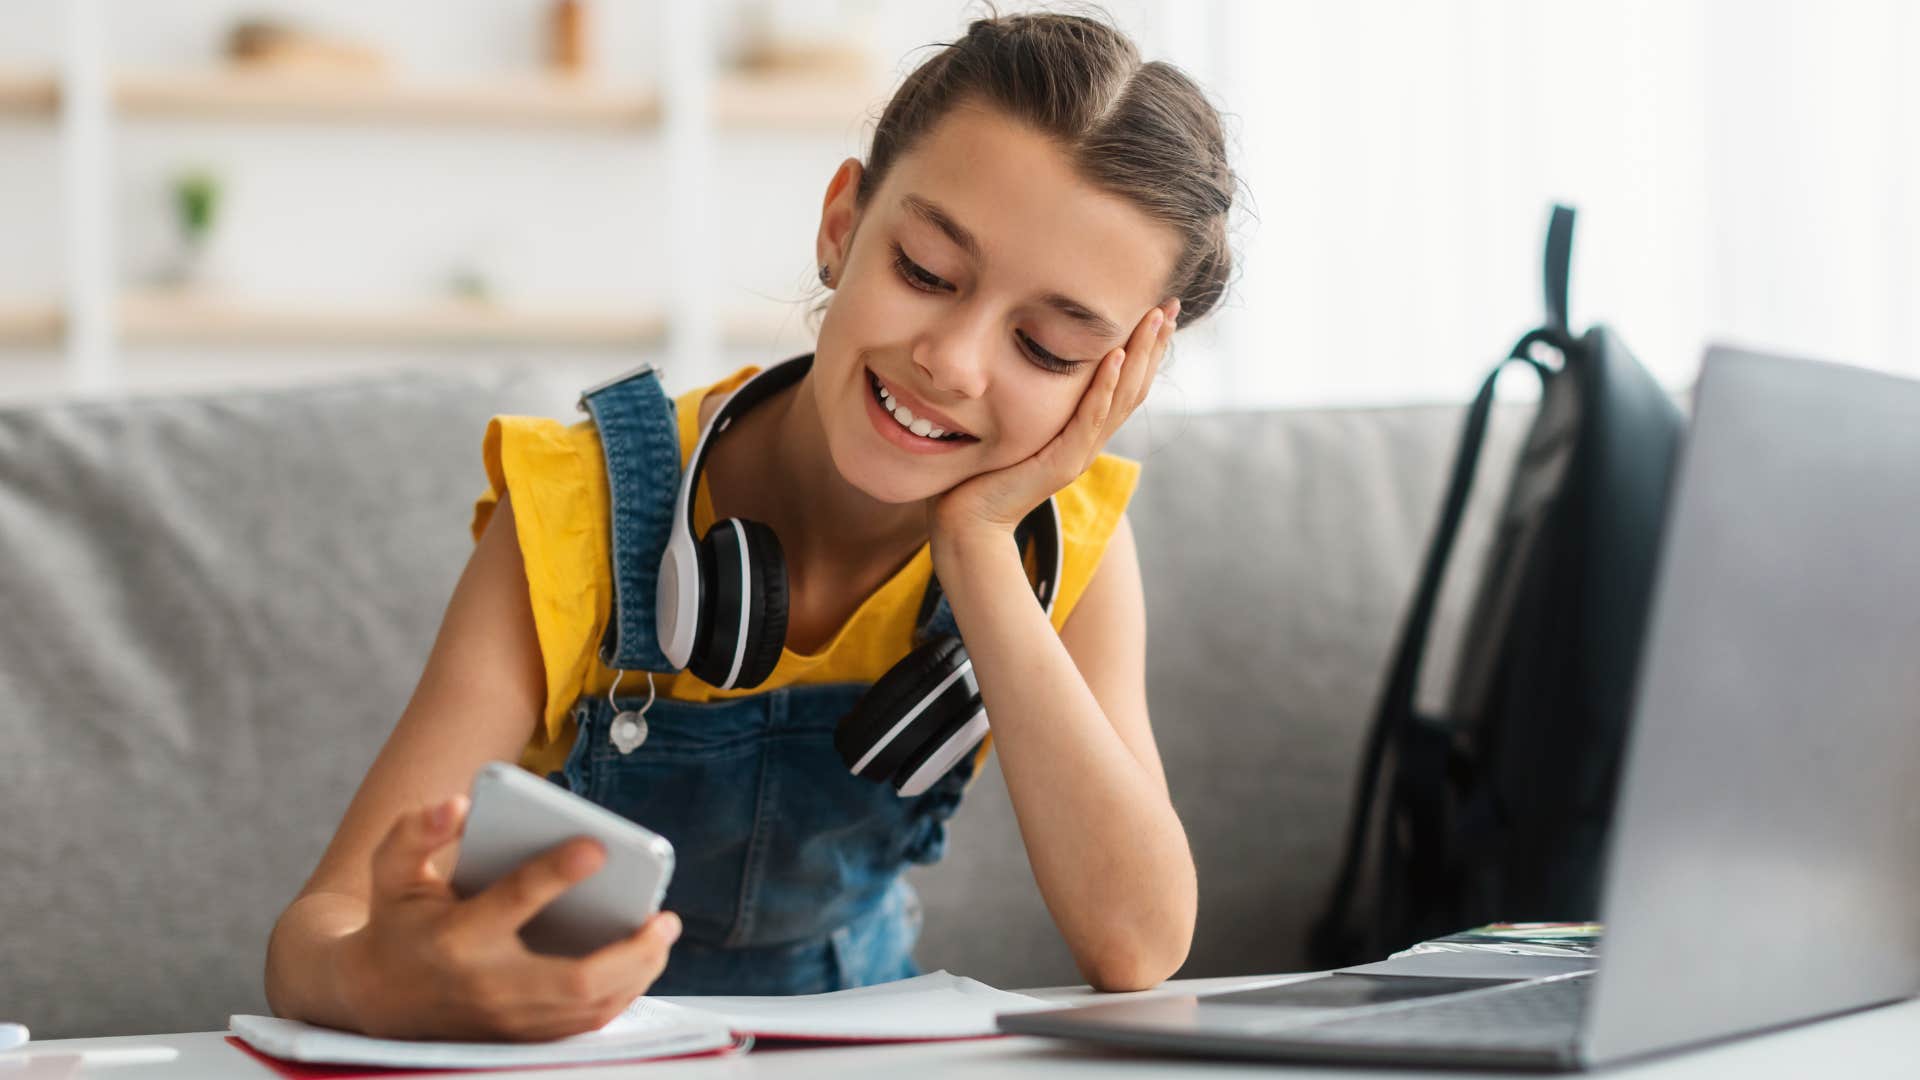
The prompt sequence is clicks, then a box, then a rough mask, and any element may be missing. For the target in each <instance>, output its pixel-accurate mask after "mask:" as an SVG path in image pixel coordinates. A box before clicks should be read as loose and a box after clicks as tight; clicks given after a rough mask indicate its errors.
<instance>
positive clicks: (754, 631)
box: [734, 521, 787, 687]
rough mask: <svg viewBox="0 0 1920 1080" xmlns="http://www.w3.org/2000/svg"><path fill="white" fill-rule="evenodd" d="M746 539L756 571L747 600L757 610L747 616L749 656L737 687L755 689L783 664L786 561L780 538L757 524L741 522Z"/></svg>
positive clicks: (748, 590)
mask: <svg viewBox="0 0 1920 1080" xmlns="http://www.w3.org/2000/svg"><path fill="white" fill-rule="evenodd" d="M740 524H741V526H742V527H743V528H745V530H746V535H747V565H748V566H749V567H750V568H751V569H752V571H753V580H752V581H750V582H749V583H748V587H747V596H748V598H749V599H750V600H751V601H753V603H754V606H753V608H752V609H751V610H750V611H749V612H748V615H747V655H746V659H745V660H744V661H742V663H741V666H740V677H739V678H738V679H736V680H735V681H734V685H735V686H745V687H754V686H759V685H760V684H761V683H763V682H766V681H767V676H769V675H772V674H773V669H774V668H775V667H777V666H779V664H780V649H781V647H782V646H784V645H785V644H786V643H787V557H786V554H785V553H784V552H782V551H781V550H780V538H779V537H777V536H775V535H774V534H773V530H772V529H771V528H769V527H768V526H766V525H762V524H761V523H760V522H758V521H742V522H741V523H740Z"/></svg>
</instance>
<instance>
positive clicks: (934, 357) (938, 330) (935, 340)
mask: <svg viewBox="0 0 1920 1080" xmlns="http://www.w3.org/2000/svg"><path fill="white" fill-rule="evenodd" d="M987 323H988V321H987V320H986V319H984V318H969V317H967V316H966V315H964V314H956V315H955V316H954V317H953V318H950V319H943V320H941V321H940V323H939V325H937V326H933V327H930V328H929V329H928V330H927V331H926V333H924V334H922V335H921V337H920V340H919V341H918V342H917V343H916V344H915V346H914V350H913V363H914V366H915V367H917V368H919V369H920V373H921V374H922V375H923V376H925V377H926V380H927V383H928V385H930V386H932V387H933V388H934V389H936V390H939V391H940V392H941V393H943V394H947V395H950V396H952V397H955V398H977V397H980V396H981V395H983V394H985V393H986V392H987V363H988V358H989V357H990V356H991V355H992V352H991V348H992V344H993V337H992V333H993V331H992V328H991V327H990V326H989V325H988V324H987Z"/></svg>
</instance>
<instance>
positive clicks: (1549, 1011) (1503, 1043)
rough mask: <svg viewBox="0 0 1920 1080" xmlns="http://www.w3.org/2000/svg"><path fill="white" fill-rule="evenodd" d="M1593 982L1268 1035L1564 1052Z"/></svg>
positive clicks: (1569, 981)
mask: <svg viewBox="0 0 1920 1080" xmlns="http://www.w3.org/2000/svg"><path fill="white" fill-rule="evenodd" d="M1592 984H1593V979H1591V978H1590V977H1586V976H1576V977H1574V978H1566V979H1555V980H1552V981H1550V982H1536V983H1526V984H1523V985H1520V986H1515V987H1512V988H1510V989H1505V990H1491V991H1481V992H1476V993H1470V994H1460V995H1453V996H1449V997H1443V998H1437V999H1431V1000H1427V1001H1422V1002H1419V1003H1416V1004H1412V1005H1407V1006H1404V1007H1400V1008H1392V1009H1385V1010H1381V1011H1379V1012H1375V1013H1370V1014H1369V1015H1366V1016H1357V1017H1352V1018H1350V1019H1345V1020H1327V1021H1322V1022H1320V1023H1313V1024H1306V1025H1302V1026H1298V1027H1289V1028H1287V1029H1286V1030H1285V1031H1284V1032H1282V1031H1276V1032H1274V1034H1275V1035H1277V1036H1279V1037H1281V1038H1284V1039H1287V1040H1288V1041H1301V1042H1313V1043H1337V1044H1340V1045H1346V1046H1421V1047H1447V1048H1459V1049H1463V1050H1464V1049H1488V1050H1492V1049H1501V1048H1511V1049H1524V1050H1535V1049H1552V1048H1562V1047H1568V1048H1570V1047H1572V1046H1573V1045H1574V1043H1575V1041H1576V1040H1577V1039H1578V1038H1579V1035H1580V1021H1581V1018H1582V1016H1583V1015H1584V1014H1585V1012H1586V1007H1587V995H1588V992H1589V991H1590V989H1591V987H1592Z"/></svg>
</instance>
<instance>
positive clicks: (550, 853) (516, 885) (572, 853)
mask: <svg viewBox="0 0 1920 1080" xmlns="http://www.w3.org/2000/svg"><path fill="white" fill-rule="evenodd" d="M605 863H606V851H605V849H603V848H601V846H600V844H599V843H598V842H597V841H595V840H592V839H590V838H588V837H584V836H577V837H574V838H573V839H572V840H569V841H567V842H566V843H564V844H559V845H556V846H555V847H553V848H550V849H548V850H547V851H544V852H541V853H540V854H539V855H537V856H535V857H534V858H531V859H528V860H527V861H526V862H524V863H521V864H520V865H519V866H516V867H514V868H513V869H512V870H510V871H508V872H507V873H506V874H505V875H504V876H502V877H501V878H500V879H499V880H498V881H495V882H494V883H493V884H491V885H489V886H487V887H486V888H485V889H483V890H481V891H480V892H478V893H476V894H475V895H473V896H472V897H470V898H468V899H467V900H466V901H465V902H464V903H462V904H461V909H462V910H461V914H460V918H461V920H462V921H463V922H464V923H465V924H466V925H467V926H468V928H470V929H473V930H476V931H479V932H482V933H488V934H492V933H509V932H513V931H517V930H518V929H520V927H522V926H524V925H526V923H527V921H528V920H529V919H531V918H533V917H534V916H535V915H537V914H539V913H540V909H541V908H544V907H546V906H547V905H548V904H550V903H552V902H553V901H554V900H556V899H557V898H559V896H560V894H561V893H564V892H566V891H567V890H568V889H571V888H572V887H573V886H575V885H576V884H578V883H580V882H581V881H584V880H585V879H587V878H589V877H592V876H593V875H594V874H595V873H597V872H598V871H599V869H600V867H601V866H603V865H605Z"/></svg>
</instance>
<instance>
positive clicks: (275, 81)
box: [0, 0, 884, 389]
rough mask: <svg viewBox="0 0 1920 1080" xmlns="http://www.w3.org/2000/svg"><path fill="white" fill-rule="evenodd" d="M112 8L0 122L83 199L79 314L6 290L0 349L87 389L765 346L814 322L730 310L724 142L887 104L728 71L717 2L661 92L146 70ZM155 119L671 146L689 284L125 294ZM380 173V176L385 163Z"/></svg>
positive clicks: (90, 3)
mask: <svg viewBox="0 0 1920 1080" xmlns="http://www.w3.org/2000/svg"><path fill="white" fill-rule="evenodd" d="M102 6H103V0H65V15H66V34H67V38H68V40H67V41H66V45H65V49H64V50H63V54H62V55H63V59H62V64H61V68H60V70H59V71H58V72H57V73H45V72H32V71H16V72H9V71H0V116H17V115H28V116H41V117H46V118H48V119H50V120H51V121H53V122H54V123H55V124H57V125H58V130H59V137H60V143H61V157H62V164H63V172H64V175H65V182H64V185H63V187H64V189H65V194H66V195H67V204H68V205H67V206H66V216H65V221H66V232H67V240H66V244H67V260H66V264H67V268H68V280H67V283H66V290H65V299H64V302H41V301H40V300H38V299H37V298H32V297H23V298H8V297H0V345H5V344H15V345H18V344H26V345H40V346H56V347H57V346H59V345H60V344H61V343H64V345H65V357H66V364H67V366H68V368H69V369H70V373H71V376H72V378H71V383H72V385H73V386H74V387H76V388H78V389H99V388H105V387H110V386H112V385H114V384H116V383H117V382H119V376H120V374H121V370H122V364H123V360H122V355H121V354H122V352H123V347H125V346H142V345H155V344H159V345H164V344H179V343H196V344H240V345H249V346H282V345H319V346H330V345H360V344H368V345H392V346H400V347H405V346H416V345H426V344H433V345H438V344H449V343H453V344H465V343H471V344H482V343H504V344H554V345H578V346H591V347H620V348H625V347H644V348H654V349H660V350H663V351H664V353H665V356H664V359H665V360H666V361H667V362H668V363H670V364H674V365H676V366H683V370H700V369H701V367H702V366H703V364H704V363H707V362H710V361H707V360H705V359H703V358H706V357H710V356H711V354H712V352H713V351H714V350H715V349H716V348H718V347H720V346H722V345H756V344H761V343H764V342H767V341H770V340H772V339H773V338H774V337H775V336H777V335H779V334H782V333H784V334H788V335H791V334H792V333H793V331H794V330H795V328H796V327H800V326H803V325H804V320H803V318H802V314H801V313H800V312H797V311H796V312H793V313H792V314H791V316H781V317H775V316H774V314H773V313H771V312H767V311H751V312H735V313H727V312H722V311H719V310H717V309H716V305H715V304H714V302H713V300H712V298H711V296H710V295H708V293H709V290H707V289H704V288H702V287H701V283H703V282H706V281H710V280H712V279H711V277H710V276H708V275H707V274H706V273H705V271H706V270H707V267H706V266H705V255H704V254H703V248H704V246H705V245H704V244H703V242H702V236H701V235H700V230H699V225H698V222H699V221H700V220H701V217H700V215H701V212H702V210H703V206H702V200H703V199H704V197H705V189H706V187H707V185H708V183H709V181H710V177H711V170H712V168H713V166H712V152H713V148H714V145H715V140H716V139H717V138H718V137H721V133H722V132H724V131H728V130H740V131H760V132H764V131H787V132H800V133H804V132H832V133H835V134H844V133H845V131H846V130H847V129H848V127H849V125H851V124H854V123H856V122H857V121H858V120H859V119H861V118H862V117H863V116H864V115H865V114H866V113H867V111H868V110H870V109H871V108H873V107H874V106H875V105H876V104H877V102H878V101H879V99H880V96H881V94H882V93H883V91H884V88H883V87H881V86H879V85H878V80H877V78H876V79H870V80H865V81H863V80H860V79H851V78H847V77H804V76H795V75H753V74H744V73H739V72H732V71H723V70H720V69H719V65H718V64H717V63H716V62H715V61H714V60H712V59H711V57H712V56H713V54H714V50H713V49H711V48H710V47H709V43H710V42H711V40H712V39H713V36H714V34H713V28H712V26H711V25H710V21H711V19H712V18H713V15H712V13H711V11H710V10H709V8H708V7H707V6H706V5H701V4H679V3H671V4H665V5H662V6H661V12H662V14H661V22H662V25H661V27H660V33H659V35H658V39H659V41H660V42H661V47H662V55H661V57H660V70H661V72H662V75H661V79H660V81H659V84H658V85H651V86H647V85H629V84H620V83H610V82H599V81H595V80H592V79H589V78H570V77H565V76H557V75H541V74H537V73H535V74H527V75H522V76H510V75H508V76H501V77H500V78H498V79H487V80H484V81H483V80H478V79H472V78H468V79H460V80H448V79H438V80H427V79H417V78H409V77H403V76H399V75H389V76H377V75H376V76H367V77H360V78H354V79H351V80H349V79H343V78H339V77H323V76H312V75H284V74H266V73H252V72H247V71H244V70H239V69H233V70H228V69H209V70H201V71H190V70H189V71H181V70H130V69H116V68H115V67H113V66H112V65H111V64H110V63H109V58H108V46H107V44H106V41H105V36H104V34H103V32H102V25H101V21H102ZM147 120H166V121H169V122H179V121H187V122H193V123H213V124H272V125H276V126H281V127H285V126H289V125H305V124H357V125H373V126H392V125H441V126H444V125H464V126H493V127H498V128H502V129H513V128H516V127H519V128H527V129H538V130H554V129H584V130H589V131H592V130H600V131H605V132H607V133H608V134H609V135H610V136H611V137H617V138H634V137H639V138H647V139H657V140H658V141H659V147H660V150H661V158H662V168H663V169H664V170H665V175H666V178H667V180H666V182H667V189H666V190H667V195H668V197H667V198H666V199H665V200H663V211H662V216H663V220H662V221H661V222H660V235H661V237H662V243H663V249H662V251H663V256H664V257H666V258H670V259H671V260H672V261H673V265H674V266H675V267H676V273H675V274H674V276H673V279H672V281H671V283H670V284H669V286H668V292H669V294H670V295H664V296H636V297H635V298H634V300H633V302H632V303H631V304H626V303H621V304H617V305H616V304H607V303H604V302H603V303H598V304H584V303H583V304H566V303H554V304H540V305H527V304H513V303H508V304H496V303H490V302H481V301H472V302H467V301H458V300H447V299H435V298H423V299H422V300H420V301H418V302H414V303H399V304H394V305H390V306H381V307H368V306H353V305H348V304H338V303H329V302H327V301H325V300H324V299H316V300H315V301H314V302H312V303H306V302H301V303H297V304H296V303H292V302H267V301H257V300H249V299H245V298H242V297H238V296H224V295H220V294H218V293H196V292H191V291H179V292H176V291H163V290H144V289H143V290H126V291H123V290H122V289H121V288H120V286H119V284H118V283H119V281H120V270H119V266H118V264H117V262H116V260H115V257H114V255H115V251H116V242H115V241H116V237H115V235H114V228H115V225H114V220H115V218H114V213H113V207H112V206H111V205H110V203H111V195H110V189H111V184H110V183H109V182H108V177H109V176H110V175H111V163H112V159H113V146H114V141H115V137H116V130H117V128H118V127H119V126H120V125H123V124H131V123H140V122H143V121H147ZM370 167H377V166H370Z"/></svg>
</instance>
